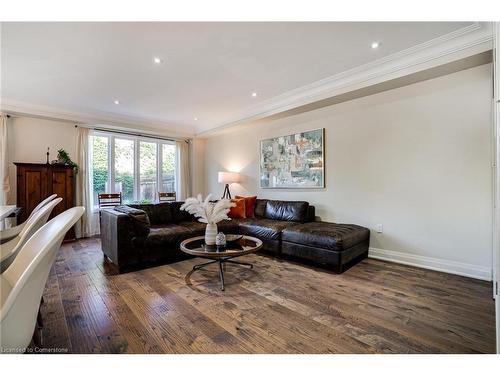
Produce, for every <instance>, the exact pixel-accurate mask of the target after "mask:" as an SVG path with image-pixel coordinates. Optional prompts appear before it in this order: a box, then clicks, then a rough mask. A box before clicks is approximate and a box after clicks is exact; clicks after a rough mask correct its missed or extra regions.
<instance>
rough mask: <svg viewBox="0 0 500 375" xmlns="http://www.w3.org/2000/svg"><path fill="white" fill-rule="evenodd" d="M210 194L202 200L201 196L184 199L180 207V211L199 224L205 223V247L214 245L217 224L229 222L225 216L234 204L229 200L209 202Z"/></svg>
mask: <svg viewBox="0 0 500 375" xmlns="http://www.w3.org/2000/svg"><path fill="white" fill-rule="evenodd" d="M211 197H212V195H211V194H209V195H207V197H206V198H205V199H204V200H203V198H202V196H201V194H198V196H197V197H196V198H194V197H191V198H188V199H186V201H185V202H184V204H183V205H182V206H181V210H184V211H187V212H189V213H190V214H192V215H194V216H195V217H197V218H198V221H199V222H201V223H206V224H207V227H206V229H205V243H206V244H207V245H215V237H216V236H217V223H218V222H220V221H222V220H231V219H230V218H229V217H228V216H227V214H228V212H229V210H230V209H231V207H234V206H235V204H234V203H233V202H231V200H229V199H221V200H220V201H218V202H211V201H210V198H211Z"/></svg>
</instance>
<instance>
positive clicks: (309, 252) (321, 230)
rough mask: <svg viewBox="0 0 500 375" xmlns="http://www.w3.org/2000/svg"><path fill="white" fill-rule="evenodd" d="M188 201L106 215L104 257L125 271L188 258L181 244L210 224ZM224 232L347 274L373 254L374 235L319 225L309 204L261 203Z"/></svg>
mask: <svg viewBox="0 0 500 375" xmlns="http://www.w3.org/2000/svg"><path fill="white" fill-rule="evenodd" d="M181 205H182V202H169V203H158V204H143V205H128V206H118V207H115V208H114V209H106V210H103V211H102V216H101V241H102V250H103V252H104V254H105V255H106V256H107V257H108V258H109V259H110V260H111V261H112V262H113V263H114V264H115V265H116V266H118V268H119V270H120V272H122V271H126V270H129V269H132V268H137V267H145V266H148V265H151V264H157V263H158V262H175V261H179V260H183V259H186V258H188V257H189V256H188V255H186V254H184V253H183V252H182V251H181V250H180V248H179V245H180V243H181V241H183V240H185V239H187V238H189V237H194V236H202V235H203V234H204V233H205V224H203V223H200V222H198V221H197V220H196V218H195V217H194V216H192V215H190V214H189V213H187V212H185V211H181V210H180V206H181ZM218 230H219V231H222V232H224V233H241V234H246V235H249V236H253V237H257V238H259V239H261V240H262V241H263V244H264V245H263V251H265V252H267V253H268V254H273V255H276V256H286V257H291V258H293V259H296V260H303V261H306V262H309V263H313V264H317V265H321V266H326V267H328V268H330V269H333V271H334V272H336V273H342V272H343V271H345V270H346V269H347V268H349V267H350V266H352V265H354V264H356V263H357V262H359V261H361V260H362V259H364V258H366V257H367V255H368V247H369V241H370V231H369V230H368V229H367V228H364V227H361V226H358V225H352V224H335V223H328V222H323V221H315V208H314V206H311V205H309V203H308V202H304V201H277V200H267V199H257V201H256V203H255V218H247V219H232V220H229V221H223V222H221V223H219V224H218Z"/></svg>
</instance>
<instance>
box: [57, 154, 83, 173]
mask: <svg viewBox="0 0 500 375" xmlns="http://www.w3.org/2000/svg"><path fill="white" fill-rule="evenodd" d="M57 163H58V164H64V165H70V166H72V167H73V168H75V172H76V173H78V164H76V163H75V162H74V161H73V160H71V158H70V157H69V154H68V152H67V151H66V150H65V149H63V148H60V149H59V150H57Z"/></svg>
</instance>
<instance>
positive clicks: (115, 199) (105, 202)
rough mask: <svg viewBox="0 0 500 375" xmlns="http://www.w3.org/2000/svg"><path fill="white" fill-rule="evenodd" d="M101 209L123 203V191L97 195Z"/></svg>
mask: <svg viewBox="0 0 500 375" xmlns="http://www.w3.org/2000/svg"><path fill="white" fill-rule="evenodd" d="M97 198H98V201H99V209H101V208H113V207H115V206H119V205H120V204H122V193H101V194H99V195H98V196H97Z"/></svg>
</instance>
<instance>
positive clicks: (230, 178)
mask: <svg viewBox="0 0 500 375" xmlns="http://www.w3.org/2000/svg"><path fill="white" fill-rule="evenodd" d="M239 181H240V174H239V173H236V172H219V184H226V186H225V187H224V194H222V198H221V199H231V193H230V191H229V184H232V183H233V182H239Z"/></svg>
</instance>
